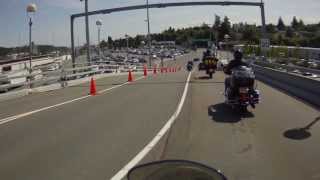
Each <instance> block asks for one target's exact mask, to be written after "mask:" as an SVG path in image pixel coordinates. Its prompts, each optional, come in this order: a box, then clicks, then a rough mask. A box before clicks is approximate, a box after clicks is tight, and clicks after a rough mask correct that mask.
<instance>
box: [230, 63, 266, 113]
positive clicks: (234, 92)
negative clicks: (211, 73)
mask: <svg viewBox="0 0 320 180" xmlns="http://www.w3.org/2000/svg"><path fill="white" fill-rule="evenodd" d="M254 81H255V75H254V72H253V70H252V68H249V67H246V66H240V67H237V68H234V69H232V73H231V77H230V82H229V83H230V84H229V86H228V87H227V89H226V92H225V102H226V103H227V104H229V105H231V106H232V107H233V108H237V109H238V110H239V111H240V112H247V111H248V109H247V107H248V106H249V105H250V106H251V107H252V108H255V107H256V104H258V103H259V101H260V92H259V90H257V89H256V88H255V87H254V83H255V82H254Z"/></svg>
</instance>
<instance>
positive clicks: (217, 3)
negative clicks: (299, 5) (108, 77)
mask: <svg viewBox="0 0 320 180" xmlns="http://www.w3.org/2000/svg"><path fill="white" fill-rule="evenodd" d="M182 6H256V7H260V9H261V21H262V28H261V33H262V38H266V37H267V36H266V23H265V22H266V21H265V12H264V2H262V1H261V2H234V1H199V2H173V3H155V4H148V5H147V4H144V5H135V6H126V7H119V8H111V9H102V10H96V11H91V12H88V16H91V15H98V14H111V13H114V12H121V11H132V10H139V9H147V8H167V7H182ZM84 16H86V13H79V14H73V15H71V18H70V20H71V49H72V62H73V64H74V63H75V50H74V20H75V18H79V17H84ZM87 43H88V42H87Z"/></svg>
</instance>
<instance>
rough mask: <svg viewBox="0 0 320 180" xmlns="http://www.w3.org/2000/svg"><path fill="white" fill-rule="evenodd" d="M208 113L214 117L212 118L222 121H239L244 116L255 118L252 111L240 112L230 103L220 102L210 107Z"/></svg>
mask: <svg viewBox="0 0 320 180" xmlns="http://www.w3.org/2000/svg"><path fill="white" fill-rule="evenodd" d="M208 115H209V116H211V117H212V120H214V121H216V122H220V123H237V122H240V121H241V120H242V118H253V117H254V114H253V113H252V112H249V111H248V112H247V113H239V112H237V111H236V110H233V109H232V108H231V107H230V106H229V105H227V104H225V103H219V104H215V105H211V106H209V107H208Z"/></svg>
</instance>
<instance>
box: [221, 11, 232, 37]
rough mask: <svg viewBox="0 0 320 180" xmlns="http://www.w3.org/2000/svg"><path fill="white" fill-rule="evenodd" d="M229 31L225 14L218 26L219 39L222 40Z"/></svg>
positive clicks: (229, 24) (229, 26) (229, 27)
mask: <svg viewBox="0 0 320 180" xmlns="http://www.w3.org/2000/svg"><path fill="white" fill-rule="evenodd" d="M230 32H231V23H230V21H229V18H228V17H227V16H225V17H224V19H223V22H222V23H221V26H220V28H219V40H223V39H224V35H226V34H228V35H230Z"/></svg>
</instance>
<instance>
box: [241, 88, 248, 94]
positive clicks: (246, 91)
mask: <svg viewBox="0 0 320 180" xmlns="http://www.w3.org/2000/svg"><path fill="white" fill-rule="evenodd" d="M248 91H249V88H244V87H241V88H239V93H248Z"/></svg>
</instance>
